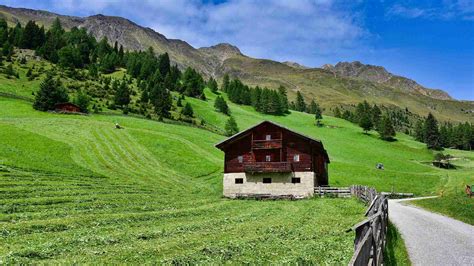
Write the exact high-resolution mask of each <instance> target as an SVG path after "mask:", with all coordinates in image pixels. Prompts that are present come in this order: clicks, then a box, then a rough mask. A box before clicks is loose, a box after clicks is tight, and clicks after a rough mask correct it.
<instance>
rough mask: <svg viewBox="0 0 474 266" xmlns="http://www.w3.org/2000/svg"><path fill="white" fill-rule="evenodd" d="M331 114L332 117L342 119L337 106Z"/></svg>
mask: <svg viewBox="0 0 474 266" xmlns="http://www.w3.org/2000/svg"><path fill="white" fill-rule="evenodd" d="M333 113H334V117H337V118H341V117H342V114H341V109H340V108H339V106H336V107H335V108H334V110H333Z"/></svg>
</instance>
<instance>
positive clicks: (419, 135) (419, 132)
mask: <svg viewBox="0 0 474 266" xmlns="http://www.w3.org/2000/svg"><path fill="white" fill-rule="evenodd" d="M413 134H414V137H415V140H417V141H419V142H425V125H424V123H423V120H421V119H420V120H418V121H416V124H415V129H414V132H413Z"/></svg>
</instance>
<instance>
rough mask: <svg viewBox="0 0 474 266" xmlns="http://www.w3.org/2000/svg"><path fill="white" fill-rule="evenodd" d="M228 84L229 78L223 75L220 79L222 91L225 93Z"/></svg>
mask: <svg viewBox="0 0 474 266" xmlns="http://www.w3.org/2000/svg"><path fill="white" fill-rule="evenodd" d="M229 83H230V78H229V74H227V73H225V74H224V77H223V78H222V87H221V89H222V91H224V92H227V89H228V88H229Z"/></svg>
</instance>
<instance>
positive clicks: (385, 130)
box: [377, 116, 396, 140]
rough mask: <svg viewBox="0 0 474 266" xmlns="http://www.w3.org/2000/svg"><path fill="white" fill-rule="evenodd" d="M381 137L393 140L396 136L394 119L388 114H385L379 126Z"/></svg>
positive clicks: (378, 130)
mask: <svg viewBox="0 0 474 266" xmlns="http://www.w3.org/2000/svg"><path fill="white" fill-rule="evenodd" d="M377 132H378V133H379V135H380V138H381V139H383V140H393V138H394V137H395V134H396V132H395V129H394V128H393V124H392V120H391V119H390V117H388V116H383V117H382V119H381V120H380V125H379V127H378V128H377Z"/></svg>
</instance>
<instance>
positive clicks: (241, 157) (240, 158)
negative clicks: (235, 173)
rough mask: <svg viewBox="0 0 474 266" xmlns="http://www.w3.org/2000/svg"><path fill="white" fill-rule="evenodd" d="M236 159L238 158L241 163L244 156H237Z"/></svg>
mask: <svg viewBox="0 0 474 266" xmlns="http://www.w3.org/2000/svg"><path fill="white" fill-rule="evenodd" d="M237 160H239V163H243V162H244V156H242V155H240V156H239V157H237Z"/></svg>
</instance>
